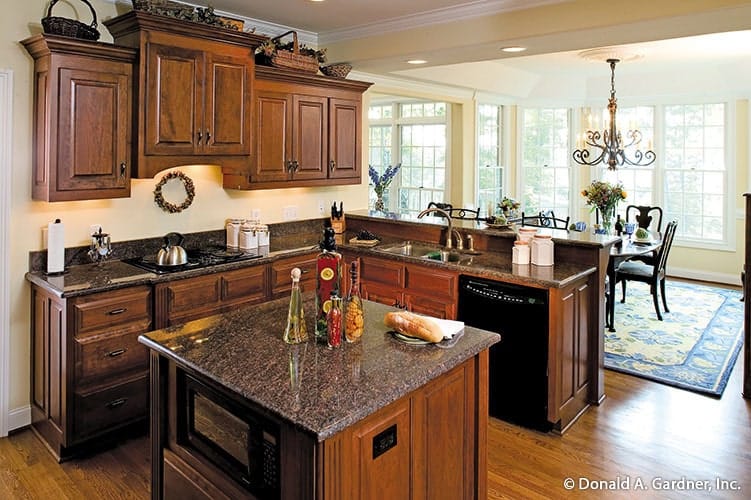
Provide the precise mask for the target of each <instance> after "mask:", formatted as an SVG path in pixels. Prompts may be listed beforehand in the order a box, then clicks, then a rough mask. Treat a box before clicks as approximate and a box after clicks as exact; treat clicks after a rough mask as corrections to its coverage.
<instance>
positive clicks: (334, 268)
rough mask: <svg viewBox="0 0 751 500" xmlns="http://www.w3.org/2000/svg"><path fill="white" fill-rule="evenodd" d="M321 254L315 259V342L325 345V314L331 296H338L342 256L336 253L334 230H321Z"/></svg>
mask: <svg viewBox="0 0 751 500" xmlns="http://www.w3.org/2000/svg"><path fill="white" fill-rule="evenodd" d="M320 247H321V253H320V254H318V257H317V258H316V318H315V327H316V333H315V337H316V342H318V343H321V344H326V343H327V342H326V335H327V331H328V326H327V322H326V313H328V311H329V309H330V308H331V296H332V295H337V296H339V290H340V285H341V274H342V254H340V253H339V252H337V251H336V239H335V235H334V230H333V229H332V228H331V227H326V228H325V229H324V230H323V241H322V242H321V244H320Z"/></svg>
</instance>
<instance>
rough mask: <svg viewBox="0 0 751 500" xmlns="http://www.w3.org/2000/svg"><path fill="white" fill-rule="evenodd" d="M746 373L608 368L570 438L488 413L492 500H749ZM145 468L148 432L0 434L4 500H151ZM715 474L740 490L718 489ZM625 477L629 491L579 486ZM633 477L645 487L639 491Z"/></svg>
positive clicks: (750, 422)
mask: <svg viewBox="0 0 751 500" xmlns="http://www.w3.org/2000/svg"><path fill="white" fill-rule="evenodd" d="M741 375H742V366H741V363H736V366H735V368H734V370H733V374H732V376H731V379H730V382H729V383H728V387H727V388H726V389H725V393H724V394H723V397H722V399H719V400H718V399H714V398H710V397H706V396H701V395H698V394H694V393H691V392H688V391H683V390H680V389H675V388H671V387H668V386H664V385H661V384H658V383H655V382H650V381H647V380H642V379H639V378H636V377H631V376H628V375H623V374H620V373H616V372H611V371H607V370H606V372H605V386H606V393H607V395H608V397H607V398H606V399H605V401H604V402H603V404H602V405H601V406H599V407H595V408H591V409H590V410H589V411H587V412H586V413H585V414H584V415H583V416H582V417H581V419H580V420H579V421H578V422H577V423H576V424H575V425H574V426H573V427H572V428H571V429H570V430H569V432H567V433H566V434H565V435H564V436H555V435H547V434H542V433H539V432H536V431H531V430H527V429H523V428H520V427H517V426H514V425H511V424H507V423H505V422H501V421H499V420H496V419H491V423H490V429H489V432H488V458H489V460H488V463H489V473H488V479H489V480H488V491H489V498H491V499H496V498H513V499H519V498H556V499H557V498H566V497H568V498H692V497H693V498H722V499H727V498H739V499H740V498H749V497H751V475H749V471H751V401H747V400H744V399H743V398H741V395H740V394H741ZM149 474H150V470H149V457H148V438H147V437H141V438H137V439H131V440H128V441H125V442H123V443H121V444H120V445H119V446H117V447H114V448H110V449H107V450H105V451H102V452H100V453H98V454H96V455H93V456H89V457H83V458H79V459H76V460H72V461H69V462H65V463H63V464H58V463H57V462H55V460H54V459H53V458H52V456H51V455H50V454H49V452H48V451H47V450H46V449H45V447H44V446H43V445H42V443H41V442H40V441H39V440H38V439H37V438H36V436H34V434H33V433H32V432H31V431H30V430H22V431H20V432H16V433H14V434H12V435H11V436H9V437H8V438H7V439H0V498H3V499H16V498H19V499H21V498H23V499H53V498H54V499H62V498H69V499H79V498H87V499H99V498H107V499H110V498H112V499H120V498H134V499H136V498H137V499H146V498H149ZM569 477H570V478H573V479H574V481H575V485H576V486H577V488H575V489H574V490H572V491H567V490H566V489H564V486H563V482H564V480H565V479H566V478H569ZM580 478H584V479H580ZM654 478H663V479H664V480H680V479H681V478H685V479H686V480H691V481H699V480H708V481H710V486H712V487H713V491H712V492H710V493H709V494H707V492H704V491H697V490H693V491H677V490H675V489H673V490H662V491H655V490H654V489H653V484H652V481H653V479H654ZM716 478H720V479H724V480H727V481H736V482H737V483H735V486H737V487H738V488H740V490H734V491H729V490H728V491H716V484H715V480H716ZM619 479H620V480H621V481H624V480H630V481H631V489H629V490H620V491H602V490H594V489H589V490H586V491H582V490H580V489H579V488H578V486H579V485H580V484H583V483H582V482H584V481H586V480H589V481H616V480H619ZM637 480H641V481H643V483H644V485H645V487H647V488H649V489H648V490H643V491H638V490H636V489H635V487H636V486H637ZM731 484H732V483H731Z"/></svg>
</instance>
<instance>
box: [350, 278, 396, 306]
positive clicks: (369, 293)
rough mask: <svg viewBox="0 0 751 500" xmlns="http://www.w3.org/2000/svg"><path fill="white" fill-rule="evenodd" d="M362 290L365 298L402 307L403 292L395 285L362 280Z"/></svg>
mask: <svg viewBox="0 0 751 500" xmlns="http://www.w3.org/2000/svg"><path fill="white" fill-rule="evenodd" d="M360 292H361V293H362V298H364V299H365V300H372V301H373V302H378V303H379V304H386V305H387V306H395V307H402V301H403V300H404V299H403V297H402V293H401V292H400V291H398V289H396V290H395V289H394V287H393V286H389V285H383V284H379V283H369V282H361V284H360Z"/></svg>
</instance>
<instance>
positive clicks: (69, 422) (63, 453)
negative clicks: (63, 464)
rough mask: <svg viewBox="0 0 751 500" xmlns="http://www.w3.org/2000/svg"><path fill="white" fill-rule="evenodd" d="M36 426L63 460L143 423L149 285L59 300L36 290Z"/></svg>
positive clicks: (33, 406)
mask: <svg viewBox="0 0 751 500" xmlns="http://www.w3.org/2000/svg"><path fill="white" fill-rule="evenodd" d="M31 295H32V301H31V304H32V306H31V308H32V311H31V314H32V316H31V317H32V332H31V421H32V422H31V425H32V429H33V430H34V431H35V432H36V433H37V434H38V435H39V436H40V437H41V438H42V439H43V440H44V442H45V443H46V444H47V446H48V448H49V449H50V451H52V453H53V454H54V455H55V457H56V458H57V459H58V460H60V461H62V460H65V459H66V458H69V457H71V456H73V455H74V454H75V453H77V452H78V451H79V450H81V449H83V448H85V447H87V446H88V445H91V444H95V443H98V442H99V441H101V440H102V439H104V438H106V437H112V436H113V435H114V433H115V432H116V431H118V430H120V429H122V428H123V427H125V426H127V425H130V424H134V423H137V422H145V418H146V415H147V408H148V351H147V349H146V348H145V347H144V346H143V345H141V344H140V343H138V336H139V335H140V334H141V333H145V332H148V331H149V330H151V329H152V328H151V325H152V314H151V307H152V306H151V303H152V302H151V300H152V296H151V287H150V286H137V287H132V288H126V289H122V290H115V291H109V292H101V293H96V294H92V295H86V296H81V297H74V298H70V299H65V298H60V297H58V296H57V295H55V294H52V293H49V292H48V291H47V290H45V289H43V288H41V287H38V286H36V285H32V289H31Z"/></svg>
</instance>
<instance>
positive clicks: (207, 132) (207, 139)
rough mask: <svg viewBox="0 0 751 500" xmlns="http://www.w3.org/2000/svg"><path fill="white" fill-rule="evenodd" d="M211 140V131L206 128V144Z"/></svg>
mask: <svg viewBox="0 0 751 500" xmlns="http://www.w3.org/2000/svg"><path fill="white" fill-rule="evenodd" d="M210 140H211V132H209V129H206V144H208V143H209V141H210Z"/></svg>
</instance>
